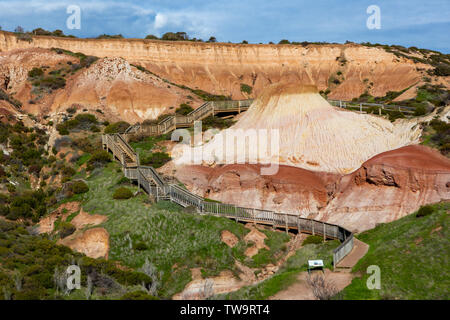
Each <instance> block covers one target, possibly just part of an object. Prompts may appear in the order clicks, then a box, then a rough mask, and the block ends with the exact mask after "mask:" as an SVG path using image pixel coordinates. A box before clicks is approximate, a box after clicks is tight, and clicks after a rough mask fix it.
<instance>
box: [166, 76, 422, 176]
mask: <svg viewBox="0 0 450 320" xmlns="http://www.w3.org/2000/svg"><path fill="white" fill-rule="evenodd" d="M420 133H421V129H420V126H417V125H416V124H415V123H412V122H407V121H403V122H399V123H398V124H396V123H391V122H390V121H388V120H386V119H383V118H381V117H378V116H373V115H368V114H358V113H355V112H351V111H347V110H342V109H339V108H335V107H332V106H331V105H330V104H329V103H328V102H327V101H326V100H325V99H324V98H323V97H322V96H321V95H320V94H319V93H318V91H317V88H316V87H315V86H314V85H299V84H298V83H279V84H274V85H272V86H269V87H268V88H267V89H266V90H265V91H264V93H263V94H262V95H261V96H260V97H258V99H256V100H255V101H254V102H253V104H252V105H251V106H250V108H249V109H248V111H247V112H246V113H245V114H244V115H243V116H242V117H241V119H240V120H239V121H238V122H237V123H236V124H235V125H233V126H232V127H231V128H229V129H227V130H224V131H222V132H220V133H219V134H217V135H216V136H214V138H213V139H212V140H211V141H210V142H208V143H206V144H204V145H203V146H200V147H196V148H194V149H191V150H190V148H189V146H186V145H179V146H177V147H179V148H180V149H183V150H182V151H177V152H175V153H174V154H179V155H180V156H179V157H178V158H177V159H176V163H180V164H185V163H190V164H192V163H194V164H200V163H202V162H203V163H205V164H208V165H213V164H230V163H261V164H271V163H272V164H273V163H275V164H276V163H280V164H284V165H289V166H294V167H299V168H304V169H308V170H312V171H319V172H320V171H323V172H331V173H341V174H347V173H350V172H353V171H355V170H356V169H358V168H359V167H360V166H361V164H362V163H363V162H364V161H366V160H368V159H370V158H371V157H373V156H375V155H377V154H379V153H382V152H385V151H388V150H392V149H396V148H399V147H402V146H405V145H409V144H413V143H417V142H418V141H419V137H420ZM246 140H247V141H246ZM274 141H275V142H276V144H275V145H274V143H273V142H274ZM276 145H278V147H277V146H276ZM274 146H275V148H274ZM269 150H270V152H269ZM192 153H193V155H194V161H192V159H193V158H192Z"/></svg>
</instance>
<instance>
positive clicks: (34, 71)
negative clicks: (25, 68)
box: [28, 68, 44, 78]
mask: <svg viewBox="0 0 450 320" xmlns="http://www.w3.org/2000/svg"><path fill="white" fill-rule="evenodd" d="M43 75H44V71H43V70H42V69H41V68H33V69H31V70H30V71H29V72H28V76H29V77H30V78H37V77H41V76H43Z"/></svg>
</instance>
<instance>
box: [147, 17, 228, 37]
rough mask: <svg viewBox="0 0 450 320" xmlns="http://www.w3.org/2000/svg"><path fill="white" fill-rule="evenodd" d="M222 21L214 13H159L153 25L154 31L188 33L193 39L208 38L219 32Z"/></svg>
mask: <svg viewBox="0 0 450 320" xmlns="http://www.w3.org/2000/svg"><path fill="white" fill-rule="evenodd" d="M220 20H221V17H220V16H217V14H215V13H214V12H201V11H196V12H193V11H165V12H158V13H157V14H156V16H155V21H154V23H153V28H154V30H155V31H156V32H157V33H158V34H160V33H161V32H162V31H186V32H187V33H188V34H189V35H190V36H191V37H192V36H193V37H208V36H211V35H212V34H213V33H214V32H216V31H217V23H218V22H219V21H220Z"/></svg>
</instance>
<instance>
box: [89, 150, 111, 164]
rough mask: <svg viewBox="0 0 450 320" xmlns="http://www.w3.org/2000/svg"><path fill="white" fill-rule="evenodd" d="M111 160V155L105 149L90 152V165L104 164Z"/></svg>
mask: <svg viewBox="0 0 450 320" xmlns="http://www.w3.org/2000/svg"><path fill="white" fill-rule="evenodd" d="M110 161H111V156H110V155H109V153H108V152H107V151H106V150H97V151H95V152H94V153H92V156H91V158H90V159H89V164H92V165H94V166H95V165H98V164H101V165H103V164H105V163H107V162H110Z"/></svg>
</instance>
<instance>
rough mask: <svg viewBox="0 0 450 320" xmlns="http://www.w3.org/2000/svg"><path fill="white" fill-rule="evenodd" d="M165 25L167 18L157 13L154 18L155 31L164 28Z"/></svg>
mask: <svg viewBox="0 0 450 320" xmlns="http://www.w3.org/2000/svg"><path fill="white" fill-rule="evenodd" d="M166 24H167V16H166V15H165V14H164V13H157V14H156V16H155V23H154V27H155V29H161V28H164V27H165V26H166Z"/></svg>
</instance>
